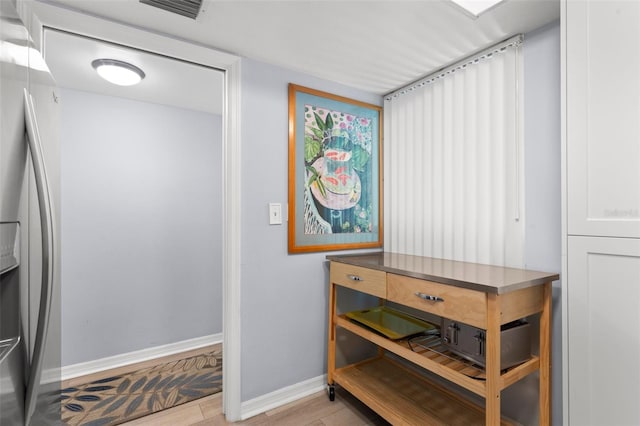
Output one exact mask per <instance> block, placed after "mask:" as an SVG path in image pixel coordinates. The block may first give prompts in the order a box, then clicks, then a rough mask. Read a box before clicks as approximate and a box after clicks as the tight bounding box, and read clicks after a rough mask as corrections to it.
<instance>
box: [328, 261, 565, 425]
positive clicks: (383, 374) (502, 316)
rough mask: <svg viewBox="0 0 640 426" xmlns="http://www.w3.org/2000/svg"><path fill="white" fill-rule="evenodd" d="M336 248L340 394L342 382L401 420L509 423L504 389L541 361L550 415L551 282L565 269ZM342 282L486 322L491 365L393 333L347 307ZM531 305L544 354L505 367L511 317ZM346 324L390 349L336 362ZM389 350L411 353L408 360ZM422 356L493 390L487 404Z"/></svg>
mask: <svg viewBox="0 0 640 426" xmlns="http://www.w3.org/2000/svg"><path fill="white" fill-rule="evenodd" d="M327 258H328V259H329V260H330V262H331V264H330V268H331V269H330V288H329V347H328V371H327V382H328V386H329V387H328V390H329V397H330V398H331V399H332V400H333V398H334V397H335V391H334V385H335V384H338V385H340V386H342V387H343V388H344V389H346V390H347V391H349V392H350V393H352V394H353V395H354V396H356V397H357V398H358V399H360V400H361V401H363V402H364V403H365V404H367V405H368V406H369V407H371V408H372V409H373V410H374V411H376V412H377V413H378V414H380V415H381V416H382V417H384V418H385V419H386V420H388V421H389V422H391V423H392V424H403V425H413V424H415V425H426V424H428V425H438V424H448V425H451V424H460V425H471V424H483V423H484V424H487V425H498V424H509V421H507V420H505V419H503V418H502V417H501V413H500V393H501V391H502V390H503V389H505V388H507V387H509V386H511V385H512V384H514V383H515V382H517V381H519V380H520V379H522V378H524V377H526V376H527V375H529V374H531V373H534V372H535V371H539V372H540V374H539V386H540V396H539V410H540V417H539V421H540V424H541V425H548V424H550V405H551V404H550V401H551V395H550V394H551V383H550V356H551V283H552V281H555V280H557V279H558V275H557V274H554V273H545V272H536V271H528V270H523V269H514V268H503V267H497V266H488V265H480V264H473V263H466V262H456V261H450V260H442V259H433V258H427V257H420V256H409V255H402V254H394V253H374V254H367V255H346V256H328V257H327ZM337 286H342V287H348V288H351V289H354V290H356V291H359V292H362V293H367V294H370V295H373V296H376V297H378V298H379V299H380V302H381V303H384V302H385V301H390V302H394V303H396V304H399V305H402V306H408V307H411V308H415V309H419V310H421V311H424V312H428V313H429V314H434V315H437V316H439V317H444V318H449V319H452V320H455V321H459V322H462V323H465V324H468V325H471V326H474V327H477V328H480V329H483V330H486V342H485V344H486V351H485V353H486V359H485V362H486V368H479V367H478V366H477V365H473V364H472V363H470V362H469V361H466V360H464V359H462V358H460V357H457V358H456V357H455V356H450V355H452V354H448V353H444V352H441V351H434V350H430V349H426V348H425V349H420V350H416V348H415V347H414V346H412V345H411V343H410V342H408V341H407V340H391V339H388V338H386V337H385V336H383V335H381V334H378V333H376V332H374V331H372V330H371V329H369V328H367V327H364V326H362V325H360V324H358V323H356V322H353V321H351V320H349V319H348V318H346V317H345V316H344V315H338V314H337V312H336V287H337ZM425 296H428V297H425ZM429 299H431V300H429ZM530 315H539V318H540V335H539V339H540V340H539V342H540V348H539V354H538V355H532V356H531V358H530V359H529V360H527V361H525V362H523V363H522V364H519V365H517V366H515V367H512V368H509V369H507V370H505V371H500V362H501V358H500V353H501V352H500V349H501V347H500V336H501V334H500V327H501V325H503V324H507V323H509V322H511V321H514V320H517V319H521V318H525V317H527V316H530ZM338 327H341V328H343V329H346V330H349V331H350V332H352V333H354V334H356V335H358V336H360V337H362V338H364V339H366V340H368V341H370V342H372V343H374V344H375V345H377V346H378V347H379V348H380V351H379V352H380V355H379V356H377V357H375V358H373V359H369V360H365V361H363V362H359V363H355V364H350V365H346V366H341V367H340V368H336V329H337V328H338ZM389 353H392V354H395V355H397V357H400V358H402V359H404V360H406V361H409V363H405V362H398V360H397V359H394V358H397V357H392V356H388V354H389ZM412 365H413V367H415V366H418V367H420V368H423V369H425V370H427V371H430V372H432V373H434V374H436V375H438V376H440V377H442V378H444V379H446V380H448V381H449V382H452V383H455V384H457V385H459V386H461V387H463V388H465V389H467V390H469V391H471V392H473V393H474V394H477V395H479V396H481V397H483V398H484V399H485V407H482V406H478V405H477V404H474V403H473V402H471V401H469V400H468V399H465V398H463V397H462V396H460V395H458V394H457V393H456V392H453V391H451V390H450V389H447V388H444V387H443V386H441V385H440V384H436V383H434V382H433V381H431V380H429V379H427V378H426V377H425V376H424V375H423V374H420V373H419V372H418V371H415V368H412Z"/></svg>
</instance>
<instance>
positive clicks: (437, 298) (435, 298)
mask: <svg viewBox="0 0 640 426" xmlns="http://www.w3.org/2000/svg"><path fill="white" fill-rule="evenodd" d="M416 296H418V297H419V298H420V299H424V300H429V301H431V302H444V299H443V298H442V297H440V296H431V295H430V294H424V293H420V292H416Z"/></svg>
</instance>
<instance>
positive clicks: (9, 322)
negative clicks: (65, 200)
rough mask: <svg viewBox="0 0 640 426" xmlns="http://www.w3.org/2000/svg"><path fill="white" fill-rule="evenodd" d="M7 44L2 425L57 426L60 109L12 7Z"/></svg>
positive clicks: (3, 2)
mask: <svg viewBox="0 0 640 426" xmlns="http://www.w3.org/2000/svg"><path fill="white" fill-rule="evenodd" d="M0 41H1V44H0V425H2V426H5V425H7V426H9V425H11V426H14V425H18V426H19V425H51V424H59V423H60V422H61V421H60V402H59V397H60V392H59V391H60V261H59V256H58V253H59V252H60V243H59V240H58V238H57V233H58V231H57V230H58V223H59V222H58V219H57V218H58V217H59V210H57V207H56V205H59V203H57V200H59V187H60V185H59V169H60V158H59V143H58V138H57V131H56V126H57V122H58V120H57V115H58V110H59V105H58V101H57V95H56V91H55V90H56V89H55V84H54V81H53V78H52V76H51V75H50V73H49V72H48V69H47V67H46V64H45V63H44V60H43V59H42V56H41V55H40V54H39V52H38V51H37V50H36V48H35V43H34V42H33V40H32V39H31V37H30V35H29V31H28V28H27V27H26V26H25V25H24V23H23V22H22V20H21V19H20V17H19V16H18V13H17V12H16V9H15V1H13V0H0Z"/></svg>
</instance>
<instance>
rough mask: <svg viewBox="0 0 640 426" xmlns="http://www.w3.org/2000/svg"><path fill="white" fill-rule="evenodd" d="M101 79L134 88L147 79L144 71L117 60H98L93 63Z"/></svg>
mask: <svg viewBox="0 0 640 426" xmlns="http://www.w3.org/2000/svg"><path fill="white" fill-rule="evenodd" d="M91 66H92V67H93V68H95V70H96V72H97V73H98V75H100V77H102V78H104V79H105V80H107V81H108V82H110V83H113V84H117V85H119V86H133V85H134V84H138V83H140V82H141V81H142V79H143V78H144V77H145V74H144V71H142V70H141V69H140V68H138V67H136V66H135V65H131V64H130V63H128V62H123V61H118V60H117V59H96V60H94V61H93V62H91Z"/></svg>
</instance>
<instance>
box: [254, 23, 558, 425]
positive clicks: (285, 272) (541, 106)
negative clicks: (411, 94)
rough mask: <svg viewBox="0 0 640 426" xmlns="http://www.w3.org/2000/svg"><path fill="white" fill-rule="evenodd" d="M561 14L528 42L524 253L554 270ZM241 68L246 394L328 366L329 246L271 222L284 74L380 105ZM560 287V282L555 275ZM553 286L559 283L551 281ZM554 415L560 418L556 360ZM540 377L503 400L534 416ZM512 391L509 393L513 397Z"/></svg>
mask: <svg viewBox="0 0 640 426" xmlns="http://www.w3.org/2000/svg"><path fill="white" fill-rule="evenodd" d="M559 47H560V40H559V24H558V23H554V24H551V25H549V26H547V27H544V28H542V29H540V30H537V31H535V32H532V33H530V34H527V35H526V37H525V45H524V79H525V81H524V86H525V100H524V108H525V128H524V132H525V155H526V161H525V173H526V212H525V215H526V220H527V240H526V248H525V253H526V263H527V266H528V267H529V268H534V269H541V270H545V271H557V272H559V271H560V162H559V161H560V113H559V109H560V80H559V78H560V56H559ZM242 66H243V76H242V84H243V86H242V93H243V97H242V102H243V106H242V107H243V117H242V121H243V127H242V137H243V160H242V180H243V181H242V271H241V273H242V294H241V298H242V316H241V321H242V342H241V344H242V400H243V401H247V400H250V399H252V398H255V397H258V396H261V395H264V394H267V393H269V392H272V391H275V390H278V389H281V388H283V387H285V386H289V385H292V384H295V383H299V382H302V381H304V380H306V379H310V378H313V377H317V376H319V375H321V374H324V373H325V372H326V359H325V357H326V328H327V270H326V267H325V265H324V260H325V256H326V254H327V253H314V254H298V255H288V254H287V228H286V224H283V225H280V226H274V225H272V226H270V225H269V224H268V207H267V205H268V203H269V202H281V203H283V206H284V205H285V204H286V202H287V187H288V184H287V158H288V151H287V110H288V104H287V83H289V82H292V83H296V84H300V85H304V86H309V87H313V88H315V89H319V90H324V91H328V92H332V93H336V94H339V95H342V96H347V97H351V98H355V99H359V100H362V101H365V102H370V103H374V104H378V105H380V104H381V103H382V99H381V97H379V96H376V95H372V94H367V93H362V92H358V91H355V90H353V89H350V88H347V87H344V86H339V85H336V84H332V83H329V82H326V81H323V80H318V79H315V78H313V77H310V76H306V75H301V74H299V73H295V72H293V71H289V70H285V69H281V68H277V67H273V66H270V65H266V64H263V63H259V62H255V61H251V60H244V61H243V65H242ZM555 286H557V287H558V288H559V283H556V285H555ZM556 291H557V290H556ZM558 297H559V295H558V294H556V293H554V298H555V300H554V308H555V309H556V311H554V315H555V320H554V348H555V349H554V358H553V363H554V366H559V365H560V358H559V357H560V352H559V350H560V342H561V340H560V336H559V334H558V332H559V329H560V322H559V320H560V314H559V312H557V308H558V307H559V300H558ZM553 378H554V395H553V396H554V410H553V413H554V419H561V415H562V413H561V392H560V389H561V383H560V371H559V368H557V367H556V368H554V370H553ZM536 395H537V387H536V383H530V382H527V383H523V384H522V385H521V386H520V387H519V388H515V389H514V390H513V391H511V392H510V393H509V394H507V395H505V400H504V401H503V407H504V408H505V409H506V411H507V412H511V413H515V414H516V415H518V417H521V418H523V420H524V421H525V422H526V423H535V419H537V405H536V404H529V405H532V409H529V408H527V409H526V410H524V411H523V410H522V409H520V407H518V406H519V405H523V404H521V402H519V401H520V400H518V399H516V398H515V397H516V396H517V398H521V397H525V398H537V396H536ZM510 398H511V399H510Z"/></svg>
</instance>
